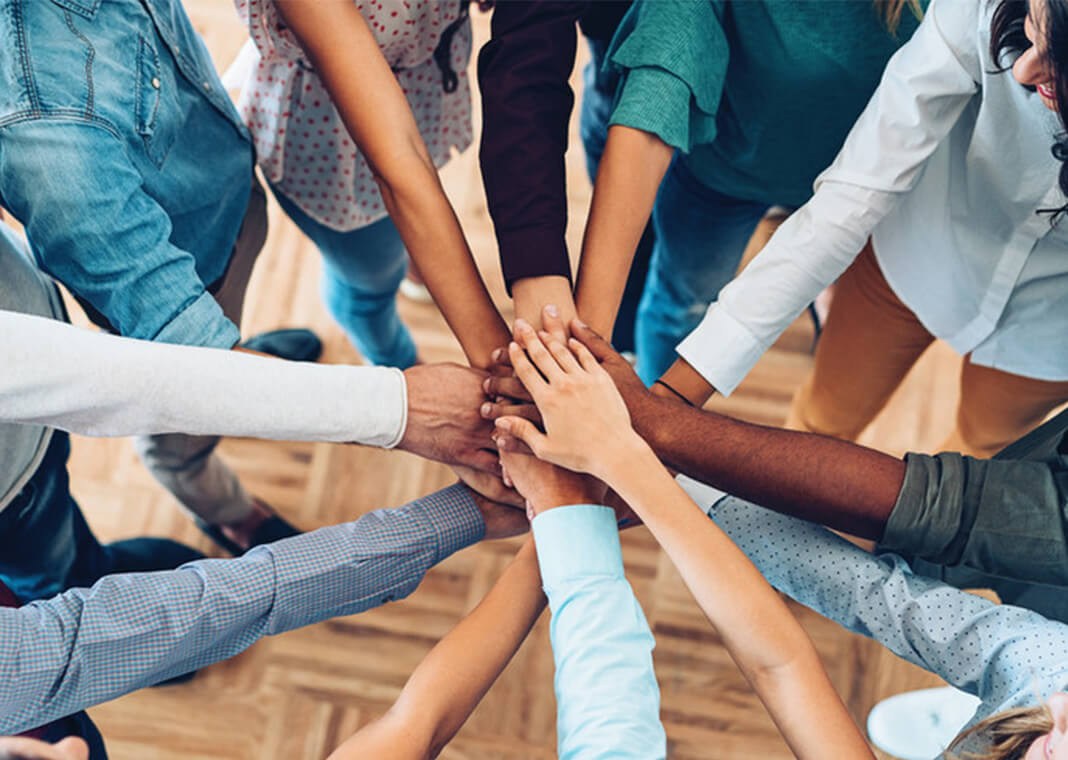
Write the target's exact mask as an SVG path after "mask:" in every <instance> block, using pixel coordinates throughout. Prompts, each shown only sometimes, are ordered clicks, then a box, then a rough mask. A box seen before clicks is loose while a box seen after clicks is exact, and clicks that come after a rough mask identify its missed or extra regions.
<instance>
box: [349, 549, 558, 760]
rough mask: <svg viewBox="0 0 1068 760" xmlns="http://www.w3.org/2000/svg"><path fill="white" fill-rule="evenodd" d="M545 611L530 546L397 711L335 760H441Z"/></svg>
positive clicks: (442, 644) (435, 653) (428, 663)
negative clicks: (445, 750)
mask: <svg viewBox="0 0 1068 760" xmlns="http://www.w3.org/2000/svg"><path fill="white" fill-rule="evenodd" d="M544 607H545V596H544V595H543V594H542V593H541V589H540V578H539V575H538V561H537V557H536V555H535V552H534V544H533V542H532V541H528V542H527V543H525V544H523V547H522V548H521V549H520V550H519V553H518V554H516V556H515V559H513V560H512V562H511V564H510V565H508V568H507V569H506V570H505V571H504V574H503V575H501V577H500V579H499V580H498V581H497V583H496V584H495V585H494V586H493V588H492V589H491V590H490V592H489V594H487V595H486V598H485V599H483V600H482V601H481V602H480V603H479V605H478V606H477V607H476V608H475V609H474V610H473V611H472V612H471V614H469V615H468V616H467V617H465V618H464V619H463V620H462V621H460V623H459V625H457V626H456V627H455V628H453V629H452V631H450V632H449V634H448V635H447V636H446V637H445V638H443V639H442V640H441V641H439V642H438V644H437V645H436V646H435V647H434V648H433V649H432V650H430V654H428V655H427V656H426V657H425V658H424V659H423V661H422V662H421V663H420V664H419V667H418V668H416V669H415V672H414V673H412V675H411V677H410V678H409V679H408V683H406V684H405V686H404V690H403V691H402V692H401V695H400V697H398V698H397V701H396V703H394V705H393V707H391V708H390V709H389V711H388V712H387V713H386V714H385V715H383V716H382V717H381V718H379V719H378V720H375V721H373V722H372V723H370V724H368V725H367V726H364V727H363V728H361V729H360V730H359V731H357V732H356V734H354V735H353V736H352V737H351V738H350V739H349V740H348V741H346V742H345V743H344V744H342V745H341V746H340V747H338V748H337V750H336V751H335V752H334V753H333V754H332V755H331V756H330V760H349V759H350V758H351V759H352V760H362V759H363V758H367V757H376V758H383V760H385V759H387V758H388V759H390V760H407V759H408V758H411V759H412V760H417V759H418V760H421V759H422V758H432V757H437V755H438V753H439V752H441V750H442V749H443V748H444V747H445V745H446V744H448V742H449V740H451V739H452V737H453V736H455V735H456V732H457V731H459V730H460V727H461V726H463V724H464V722H465V721H466V720H467V718H468V716H470V715H471V713H472V712H473V711H474V709H475V708H476V707H477V706H478V703H479V702H480V701H481V700H482V697H484V696H485V694H486V692H487V691H489V688H490V687H491V686H492V685H493V682H494V681H496V680H497V677H498V676H499V675H500V674H501V671H503V670H504V668H505V666H507V665H508V663H509V661H510V660H511V659H512V656H513V655H514V654H515V653H516V650H518V649H519V646H520V644H522V643H523V640H524V639H525V638H526V637H527V634H528V633H529V632H530V629H531V628H532V627H533V625H534V622H535V621H536V620H537V619H538V615H540V614H541V611H542V609H543V608H544Z"/></svg>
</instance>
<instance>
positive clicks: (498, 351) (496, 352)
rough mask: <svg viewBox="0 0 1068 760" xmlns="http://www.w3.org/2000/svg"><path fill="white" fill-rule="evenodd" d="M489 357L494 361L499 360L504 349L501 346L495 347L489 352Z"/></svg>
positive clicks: (502, 355) (502, 356)
mask: <svg viewBox="0 0 1068 760" xmlns="http://www.w3.org/2000/svg"><path fill="white" fill-rule="evenodd" d="M490 358H491V359H493V361H495V362H499V361H500V360H501V359H503V358H504V349H503V348H495V349H493V353H492V354H490Z"/></svg>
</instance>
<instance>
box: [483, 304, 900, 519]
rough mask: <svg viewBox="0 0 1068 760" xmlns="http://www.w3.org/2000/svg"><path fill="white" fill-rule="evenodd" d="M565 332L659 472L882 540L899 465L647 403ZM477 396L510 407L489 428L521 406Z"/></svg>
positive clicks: (823, 440)
mask: <svg viewBox="0 0 1068 760" xmlns="http://www.w3.org/2000/svg"><path fill="white" fill-rule="evenodd" d="M570 328H571V334H572V335H573V336H574V337H575V338H576V339H577V340H578V341H580V342H581V343H582V344H584V345H585V346H586V347H587V348H588V349H589V350H590V352H591V353H592V354H593V355H594V356H595V357H596V358H597V360H598V361H599V362H600V363H601V365H602V366H603V367H604V369H605V370H606V371H607V372H608V374H609V375H610V376H611V377H612V380H613V381H614V382H615V384H616V387H617V388H619V392H620V394H621V395H622V396H623V400H624V402H625V403H626V405H627V410H628V411H629V412H630V416H631V421H632V424H633V426H634V429H635V430H636V431H637V432H638V433H639V434H640V435H641V436H642V437H643V438H644V439H645V440H646V441H647V442H648V443H649V445H650V446H652V448H653V450H654V451H655V452H656V454H657V456H658V457H660V459H661V460H663V461H664V462H665V463H666V464H667V465H669V466H670V467H672V468H674V469H676V470H678V471H679V472H682V473H684V474H685V475H688V476H690V477H692V478H694V479H696V480H700V481H702V482H705V483H709V484H711V485H714V486H716V487H717V488H720V489H722V490H724V491H727V492H728V493H731V494H733V495H735V496H738V497H740V498H743V499H747V500H749V501H752V502H754V503H757V504H760V505H762V506H764V507H767V508H769V509H773V510H775V511H777V512H781V513H783V514H788V515H792V516H795V517H800V518H802V519H804V520H809V521H811V522H816V523H820V524H823V525H828V526H830V527H831V528H834V529H836V530H841V531H844V532H846V533H850V534H852V535H855V536H860V537H862V538H868V539H873V540H879V539H881V538H882V536H883V532H884V530H885V529H886V522H887V520H888V519H889V517H890V513H891V512H892V511H893V508H894V505H895V504H896V502H897V497H898V494H899V492H900V491H901V486H902V484H903V482H904V478H905V463H904V462H903V461H902V460H900V459H896V458H895V457H892V456H888V455H886V454H883V453H881V452H878V451H875V450H874V449H869V448H866V447H864V446H858V445H856V444H853V443H849V442H846V441H840V440H838V439H836V438H829V437H826V436H821V435H816V434H813V433H800V432H795V431H791V430H781V429H779V428H770V427H765V426H763V425H754V424H751V423H747V422H741V421H739V420H735V419H732V418H730V417H726V416H724V415H721V414H716V413H715V412H707V411H702V410H701V409H697V408H695V407H692V406H690V405H688V404H686V403H684V402H683V401H681V400H679V399H677V398H675V397H673V396H670V395H665V396H661V395H658V394H655V393H653V392H651V391H650V390H649V389H647V388H646V387H645V385H644V384H643V383H642V381H641V380H640V379H639V378H638V376H637V375H636V374H635V373H634V370H633V369H632V368H631V366H630V364H629V363H628V362H627V360H626V359H624V358H623V357H622V356H620V355H619V354H618V353H617V352H616V351H615V350H614V349H612V347H611V346H610V345H609V344H608V343H607V342H606V341H605V340H604V339H603V338H601V336H599V335H598V334H597V333H595V332H594V331H593V330H591V329H590V328H589V327H587V326H586V325H585V324H584V323H582V322H581V321H579V320H574V321H572V322H571V325H570ZM484 388H485V389H486V391H487V393H488V394H490V395H491V396H493V397H501V398H507V399H509V400H508V401H504V402H502V403H494V404H492V405H491V407H490V408H489V409H485V410H483V416H487V417H489V418H492V419H496V418H497V417H500V416H504V415H505V414H515V411H514V410H511V408H512V407H514V406H516V405H517V404H516V402H517V401H525V400H527V399H529V398H530V395H529V394H528V393H527V392H526V390H525V389H523V388H522V385H521V384H520V383H519V382H518V380H516V379H514V378H508V377H490V378H487V379H486V380H485V381H484ZM506 409H509V410H511V411H505V410H506ZM497 440H498V446H499V447H501V448H503V449H504V450H522V448H523V447H522V445H521V444H520V443H519V441H517V440H516V439H514V438H511V437H508V436H501V435H499V434H498V438H497Z"/></svg>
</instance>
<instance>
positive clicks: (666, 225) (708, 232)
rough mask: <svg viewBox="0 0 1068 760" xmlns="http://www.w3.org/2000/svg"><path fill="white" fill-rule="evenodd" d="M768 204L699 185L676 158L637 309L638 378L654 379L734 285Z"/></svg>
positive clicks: (658, 210)
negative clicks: (727, 287)
mask: <svg viewBox="0 0 1068 760" xmlns="http://www.w3.org/2000/svg"><path fill="white" fill-rule="evenodd" d="M768 208H769V206H768V204H766V203H760V202H756V201H745V200H738V199H737V198H731V197H729V196H726V195H723V194H722V193H719V192H717V191H715V190H713V189H712V188H710V187H708V186H707V185H704V184H702V183H701V182H700V181H699V180H698V179H697V178H696V177H694V176H693V174H692V173H691V172H690V170H689V169H687V168H686V166H685V164H684V163H683V162H682V161H680V160H679V155H678V154H676V156H675V160H674V161H672V163H671V167H670V168H669V169H668V172H667V175H666V176H665V177H664V181H663V182H662V183H661V185H660V192H659V194H658V195H657V197H656V205H655V206H654V207H653V229H654V230H655V232H656V241H655V242H654V243H653V256H652V260H651V261H650V262H649V274H648V275H647V277H646V280H645V290H644V292H643V294H642V299H641V303H640V304H639V305H638V322H637V327H636V329H635V334H636V335H635V338H636V343H637V354H638V366H637V371H638V376H639V377H641V379H642V381H643V382H645V384H646V385H650V384H652V383H653V382H655V381H656V379H657V378H658V377H660V375H662V374H663V373H664V370H666V369H667V368H668V367H670V366H671V365H672V363H673V362H674V361H675V358H676V355H675V347H676V346H677V345H678V344H679V343H680V342H681V341H682V339H683V338H685V337H686V336H687V335H688V334H689V333H690V332H691V331H692V330H693V329H694V328H695V327H697V325H698V323H699V322H700V321H701V318H702V317H703V316H704V314H705V311H706V310H707V309H708V305H709V304H710V303H712V301H714V300H716V297H717V296H718V295H719V291H720V289H721V288H722V287H723V286H724V285H726V284H727V283H728V282H730V281H731V280H732V279H734V274H735V272H736V271H737V269H738V264H739V262H740V261H741V259H742V253H744V252H745V246H746V244H747V243H748V242H749V238H750V237H751V236H752V234H753V230H755V229H756V226H757V224H758V223H759V222H760V220H761V218H762V217H763V216H764V213H765V212H766V211H767V210H768Z"/></svg>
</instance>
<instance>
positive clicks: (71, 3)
mask: <svg viewBox="0 0 1068 760" xmlns="http://www.w3.org/2000/svg"><path fill="white" fill-rule="evenodd" d="M52 2H53V3H55V4H56V5H58V6H59V7H60V8H66V9H67V10H68V11H73V12H75V13H77V14H78V15H79V16H82V17H84V18H87V19H91V18H93V16H95V15H96V12H97V9H98V8H100V0H52Z"/></svg>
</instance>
